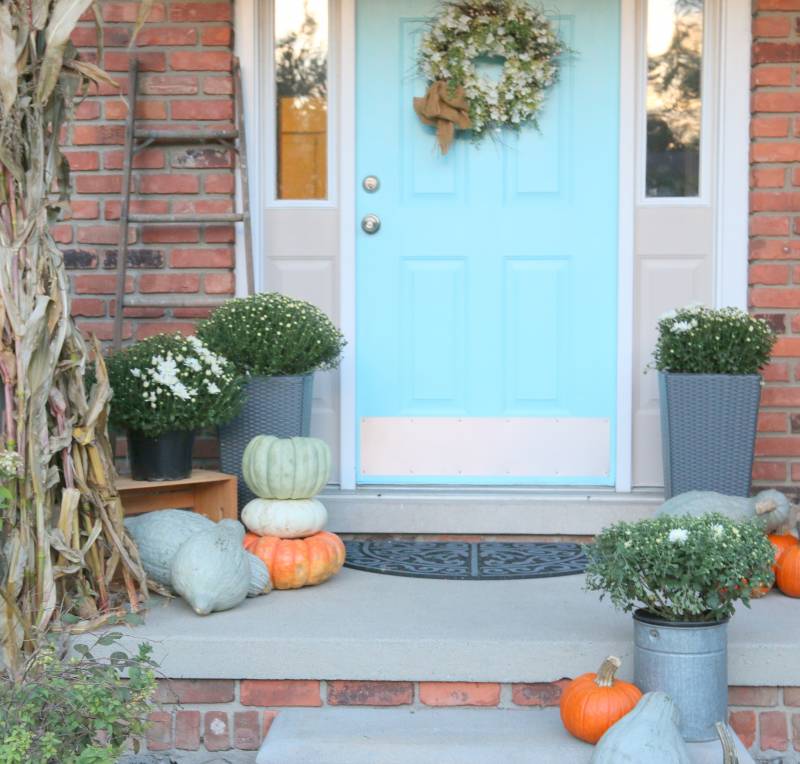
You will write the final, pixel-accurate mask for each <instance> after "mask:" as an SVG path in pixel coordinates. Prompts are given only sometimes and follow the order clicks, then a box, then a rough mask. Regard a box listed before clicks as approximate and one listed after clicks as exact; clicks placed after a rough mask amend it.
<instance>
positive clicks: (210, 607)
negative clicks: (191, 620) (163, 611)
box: [170, 520, 251, 615]
mask: <svg viewBox="0 0 800 764" xmlns="http://www.w3.org/2000/svg"><path fill="white" fill-rule="evenodd" d="M243 542H244V527H243V526H242V524H241V523H240V522H238V521H236V520H222V521H220V522H219V523H217V524H216V525H214V526H213V527H212V528H209V529H207V530H204V531H201V532H200V533H198V534H196V535H195V536H193V537H192V538H190V539H189V540H188V541H185V542H184V543H183V545H182V546H181V548H180V549H179V550H178V553H177V554H176V555H175V559H174V560H173V561H172V567H171V572H170V573H171V575H170V578H171V581H172V588H173V589H174V590H175V592H176V593H178V594H180V596H181V597H183V598H184V599H185V600H186V601H187V602H188V603H189V605H190V606H191V608H192V610H194V611H195V613H197V614H198V615H208V614H209V613H212V612H216V611H220V610H229V609H230V608H232V607H236V606H237V605H238V604H239V603H241V602H242V601H243V600H244V599H245V598H246V597H247V593H248V591H249V590H250V575H251V573H250V562H249V560H248V558H247V555H246V553H245V551H244V546H243Z"/></svg>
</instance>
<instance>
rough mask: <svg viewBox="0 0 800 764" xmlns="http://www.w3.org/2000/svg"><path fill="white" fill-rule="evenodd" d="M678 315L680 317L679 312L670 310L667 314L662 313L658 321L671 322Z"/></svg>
mask: <svg viewBox="0 0 800 764" xmlns="http://www.w3.org/2000/svg"><path fill="white" fill-rule="evenodd" d="M677 315H678V312H677V311H676V310H668V311H667V312H666V313H662V314H661V315H660V316H659V317H658V320H659V321H670V320H672V319H673V318H676V317H677Z"/></svg>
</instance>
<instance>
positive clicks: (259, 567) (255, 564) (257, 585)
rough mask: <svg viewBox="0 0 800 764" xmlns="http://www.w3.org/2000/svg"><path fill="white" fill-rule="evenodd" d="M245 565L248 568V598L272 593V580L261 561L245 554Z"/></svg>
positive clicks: (252, 555) (247, 553)
mask: <svg viewBox="0 0 800 764" xmlns="http://www.w3.org/2000/svg"><path fill="white" fill-rule="evenodd" d="M244 554H245V557H246V558H247V564H248V565H249V567H250V584H249V586H248V588H247V596H248V597H258V596H259V595H260V594H269V593H270V592H271V591H272V578H271V577H270V575H269V568H268V567H267V566H266V564H265V563H264V561H263V560H260V559H259V558H258V557H256V556H255V555H254V554H250V552H245V553H244Z"/></svg>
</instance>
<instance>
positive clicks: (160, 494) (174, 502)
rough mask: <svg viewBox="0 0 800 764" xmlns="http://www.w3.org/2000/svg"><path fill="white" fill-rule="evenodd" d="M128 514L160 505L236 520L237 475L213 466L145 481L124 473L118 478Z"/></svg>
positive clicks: (214, 518) (162, 507) (121, 495)
mask: <svg viewBox="0 0 800 764" xmlns="http://www.w3.org/2000/svg"><path fill="white" fill-rule="evenodd" d="M117 490H118V491H119V495H120V498H121V499H122V504H123V506H124V507H125V514H126V515H140V514H142V513H143V512H153V511H154V510H157V509H191V510H192V512H198V513H199V514H201V515H205V516H206V517H208V518H209V519H211V520H214V522H217V521H219V520H222V519H224V518H231V519H233V520H236V519H237V517H238V514H237V506H238V505H237V495H236V476H235V475H226V474H225V473H224V472H213V471H212V470H193V471H192V474H191V475H190V476H189V477H188V478H185V479H183V480H164V481H152V482H151V481H143V480H131V478H128V477H123V478H120V479H119V480H118V481H117Z"/></svg>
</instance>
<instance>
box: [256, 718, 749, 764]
mask: <svg viewBox="0 0 800 764" xmlns="http://www.w3.org/2000/svg"><path fill="white" fill-rule="evenodd" d="M734 738H735V736H734ZM735 739H736V743H737V746H738V749H739V762H740V764H752V762H753V759H752V757H751V756H750V754H749V753H747V751H746V750H745V749H744V748H743V747H742V745H741V743H740V742H739V740H738V738H735ZM690 750H691V753H692V761H693V762H695V764H720V762H721V761H722V746H721V745H720V743H719V742H716V741H713V742H710V743H694V744H692V745H690ZM592 751H593V747H592V746H590V745H588V744H586V743H583V742H581V741H580V740H576V739H575V738H573V737H571V736H570V735H569V734H568V733H567V732H566V731H565V730H564V728H563V726H562V725H561V720H560V718H559V714H558V710H557V709H555V708H551V709H545V710H539V711H514V710H485V709H430V710H413V709H402V710H401V709H372V708H352V709H323V710H319V709H286V710H283V711H281V712H280V714H278V717H277V718H276V720H275V721H274V722H273V724H272V727H271V728H270V733H269V735H268V737H267V738H266V740H265V741H264V743H263V745H262V746H261V750H260V751H259V754H258V758H257V759H256V764H310V763H311V762H313V764H411V762H413V764H494V762H498V764H499V762H502V763H503V764H588V762H589V760H590V759H591V756H592ZM619 764H644V762H643V761H642V762H635V763H634V762H619Z"/></svg>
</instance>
